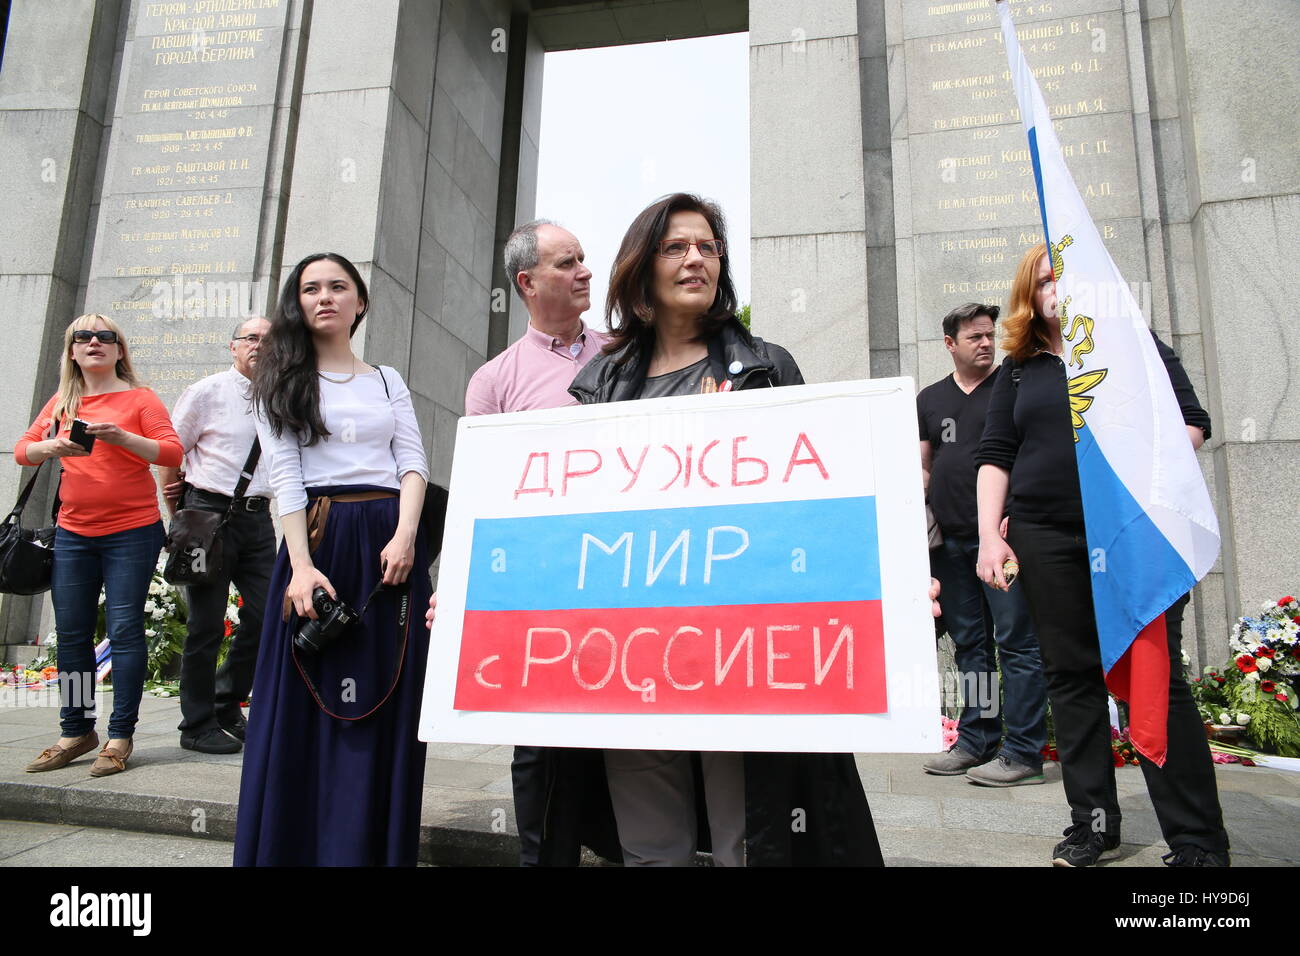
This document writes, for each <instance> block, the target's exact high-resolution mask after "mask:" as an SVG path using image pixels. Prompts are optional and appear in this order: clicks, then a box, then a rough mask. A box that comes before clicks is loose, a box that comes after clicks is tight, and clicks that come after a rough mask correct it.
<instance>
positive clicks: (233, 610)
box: [226, 604, 239, 624]
mask: <svg viewBox="0 0 1300 956" xmlns="http://www.w3.org/2000/svg"><path fill="white" fill-rule="evenodd" d="M226 619H227V620H228V621H230V623H231V624H238V623H239V608H237V607H235V605H233V604H232V605H230V607H228V608H226Z"/></svg>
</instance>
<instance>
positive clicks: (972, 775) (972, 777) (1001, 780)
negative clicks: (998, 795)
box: [966, 754, 1044, 787]
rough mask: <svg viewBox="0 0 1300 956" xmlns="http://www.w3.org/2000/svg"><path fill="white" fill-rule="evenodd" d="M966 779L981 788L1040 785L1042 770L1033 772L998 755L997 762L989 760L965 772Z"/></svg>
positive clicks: (1033, 770) (1029, 768)
mask: <svg viewBox="0 0 1300 956" xmlns="http://www.w3.org/2000/svg"><path fill="white" fill-rule="evenodd" d="M966 779H967V780H969V781H970V782H971V783H974V784H978V785H979V786H981V787H1019V786H1024V785H1025V784H1031V783H1042V782H1043V780H1044V778H1043V768H1042V767H1039V768H1038V769H1037V770H1035V769H1034V768H1033V767H1026V766H1025V765H1024V764H1022V763H1016V762H1015V761H1013V760H1011V759H1010V758H1009V757H1007V756H1006V755H1005V754H998V759H997V760H990V761H989V762H988V763H986V764H982V765H980V766H978V767H971V768H970V769H969V770H967V771H966Z"/></svg>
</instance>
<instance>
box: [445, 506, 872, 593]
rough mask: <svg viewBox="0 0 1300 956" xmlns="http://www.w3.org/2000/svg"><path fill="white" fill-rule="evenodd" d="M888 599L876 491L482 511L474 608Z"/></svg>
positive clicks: (473, 563)
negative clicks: (653, 505)
mask: <svg viewBox="0 0 1300 956" xmlns="http://www.w3.org/2000/svg"><path fill="white" fill-rule="evenodd" d="M879 598H880V563H879V555H878V545H877V537H876V500H875V498H873V497H864V498H830V499H820V500H814V501H775V502H764V503H762V504H749V505H714V506H710V507H705V508H664V509H655V510H649V511H616V512H606V513H602V514H581V515H546V516H542V517H534V518H485V519H480V520H477V521H475V522H474V532H473V544H472V545H471V552H470V573H469V593H468V595H467V598H466V610H469V611H520V610H560V609H565V608H628V607H704V606H717V605H724V604H796V603H811V602H826V601H875V600H879Z"/></svg>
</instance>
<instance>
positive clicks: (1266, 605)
mask: <svg viewBox="0 0 1300 956" xmlns="http://www.w3.org/2000/svg"><path fill="white" fill-rule="evenodd" d="M1275 607H1277V602H1276V601H1265V602H1264V603H1263V604H1261V605H1260V606H1259V609H1260V610H1261V611H1263V612H1264V613H1265V614H1267V613H1268V612H1269V611H1271V610H1273V608H1275Z"/></svg>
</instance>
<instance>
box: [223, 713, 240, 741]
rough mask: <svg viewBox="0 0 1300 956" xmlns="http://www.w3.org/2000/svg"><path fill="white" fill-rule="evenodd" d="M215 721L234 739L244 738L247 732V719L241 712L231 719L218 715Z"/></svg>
mask: <svg viewBox="0 0 1300 956" xmlns="http://www.w3.org/2000/svg"><path fill="white" fill-rule="evenodd" d="M217 723H219V724H220V725H221V729H222V730H224V731H225V732H226V733H228V734H230V736H232V737H234V738H235V739H236V740H240V741H242V740H245V739H246V736H247V734H248V721H247V720H245V719H244V715H243V714H237V715H236V716H235V717H234V718H233V719H232V718H227V717H218V718H217Z"/></svg>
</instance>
